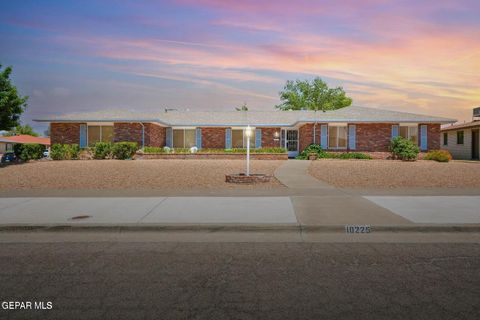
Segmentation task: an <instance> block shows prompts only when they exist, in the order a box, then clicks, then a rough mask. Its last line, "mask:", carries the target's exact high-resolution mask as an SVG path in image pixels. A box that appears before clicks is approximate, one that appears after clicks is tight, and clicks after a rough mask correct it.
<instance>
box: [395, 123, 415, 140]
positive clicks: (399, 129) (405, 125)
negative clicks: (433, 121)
mask: <svg viewBox="0 0 480 320" xmlns="http://www.w3.org/2000/svg"><path fill="white" fill-rule="evenodd" d="M401 127H408V129H407V138H406V139H408V140H411V138H412V136H413V135H412V133H411V132H410V129H411V128H415V136H416V137H417V141H415V142H416V143H417V144H418V142H419V141H420V137H419V133H418V123H400V124H399V125H398V135H399V136H400V137H401V136H402V135H401V132H402V130H401Z"/></svg>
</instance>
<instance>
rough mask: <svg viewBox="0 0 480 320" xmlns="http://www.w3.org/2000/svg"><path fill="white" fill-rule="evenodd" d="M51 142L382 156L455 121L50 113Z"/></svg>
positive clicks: (301, 114) (426, 141) (350, 115)
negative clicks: (398, 143) (396, 140)
mask: <svg viewBox="0 0 480 320" xmlns="http://www.w3.org/2000/svg"><path fill="white" fill-rule="evenodd" d="M35 121H40V122H49V123H50V132H51V140H52V143H54V144H55V143H63V144H71V143H76V144H79V145H80V146H81V147H88V146H90V145H93V144H94V143H96V142H98V141H110V142H118V141H134V142H137V143H138V144H139V146H155V147H163V146H169V147H173V148H189V147H192V146H196V147H198V148H219V149H230V148H244V147H245V146H246V136H245V134H244V132H245V128H246V127H247V126H251V127H254V128H255V130H254V134H253V135H252V136H251V138H250V139H251V145H252V146H253V147H255V148H260V147H280V146H281V147H285V148H287V150H288V153H289V156H295V155H297V154H298V153H299V152H300V151H302V150H303V149H305V148H306V147H307V146H308V145H309V144H311V143H317V144H320V145H321V146H322V147H323V148H324V149H327V150H331V151H362V152H375V153H386V152H388V149H389V145H390V141H391V139H392V137H395V136H399V135H400V136H404V137H405V138H408V139H411V140H412V141H415V143H418V145H419V146H420V148H421V150H422V151H427V150H430V149H439V148H440V125H441V124H447V123H453V122H455V120H454V119H447V118H441V117H434V116H427V115H419V114H412V113H405V112H397V111H389V110H381V109H375V108H365V107H347V108H342V109H338V110H334V111H325V112H323V111H223V112H222V111H167V110H166V112H154V113H140V112H134V111H125V110H123V111H122V110H104V111H98V112H91V113H74V114H70V115H59V116H49V117H44V118H41V119H36V120H35Z"/></svg>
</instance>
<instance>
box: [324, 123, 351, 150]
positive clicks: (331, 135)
mask: <svg viewBox="0 0 480 320" xmlns="http://www.w3.org/2000/svg"><path fill="white" fill-rule="evenodd" d="M347 132H348V128H347V126H343V125H342V126H333V125H329V126H328V148H330V149H346V148H347Z"/></svg>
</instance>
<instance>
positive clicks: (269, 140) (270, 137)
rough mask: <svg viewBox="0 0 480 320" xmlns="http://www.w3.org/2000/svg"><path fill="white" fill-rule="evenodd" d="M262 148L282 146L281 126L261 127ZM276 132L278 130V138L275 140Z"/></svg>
mask: <svg viewBox="0 0 480 320" xmlns="http://www.w3.org/2000/svg"><path fill="white" fill-rule="evenodd" d="M261 130H262V148H275V147H280V133H281V128H261ZM275 132H278V139H277V140H275Z"/></svg>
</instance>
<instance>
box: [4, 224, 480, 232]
mask: <svg viewBox="0 0 480 320" xmlns="http://www.w3.org/2000/svg"><path fill="white" fill-rule="evenodd" d="M2 231H3V232H9V231H10V232H12V231H18V232H22V231H38V232H42V231H49V232H65V231H73V232H75V231H108V232H122V231H208V232H221V231H237V232H242V231H257V232H275V231H298V232H341V233H345V225H298V224H149V225H140V224H124V225H105V224H82V225H79V224H77V225H62V224H58V225H52V224H50V225H0V232H2ZM375 232H480V225H479V224H473V225H407V226H371V233H375Z"/></svg>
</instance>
